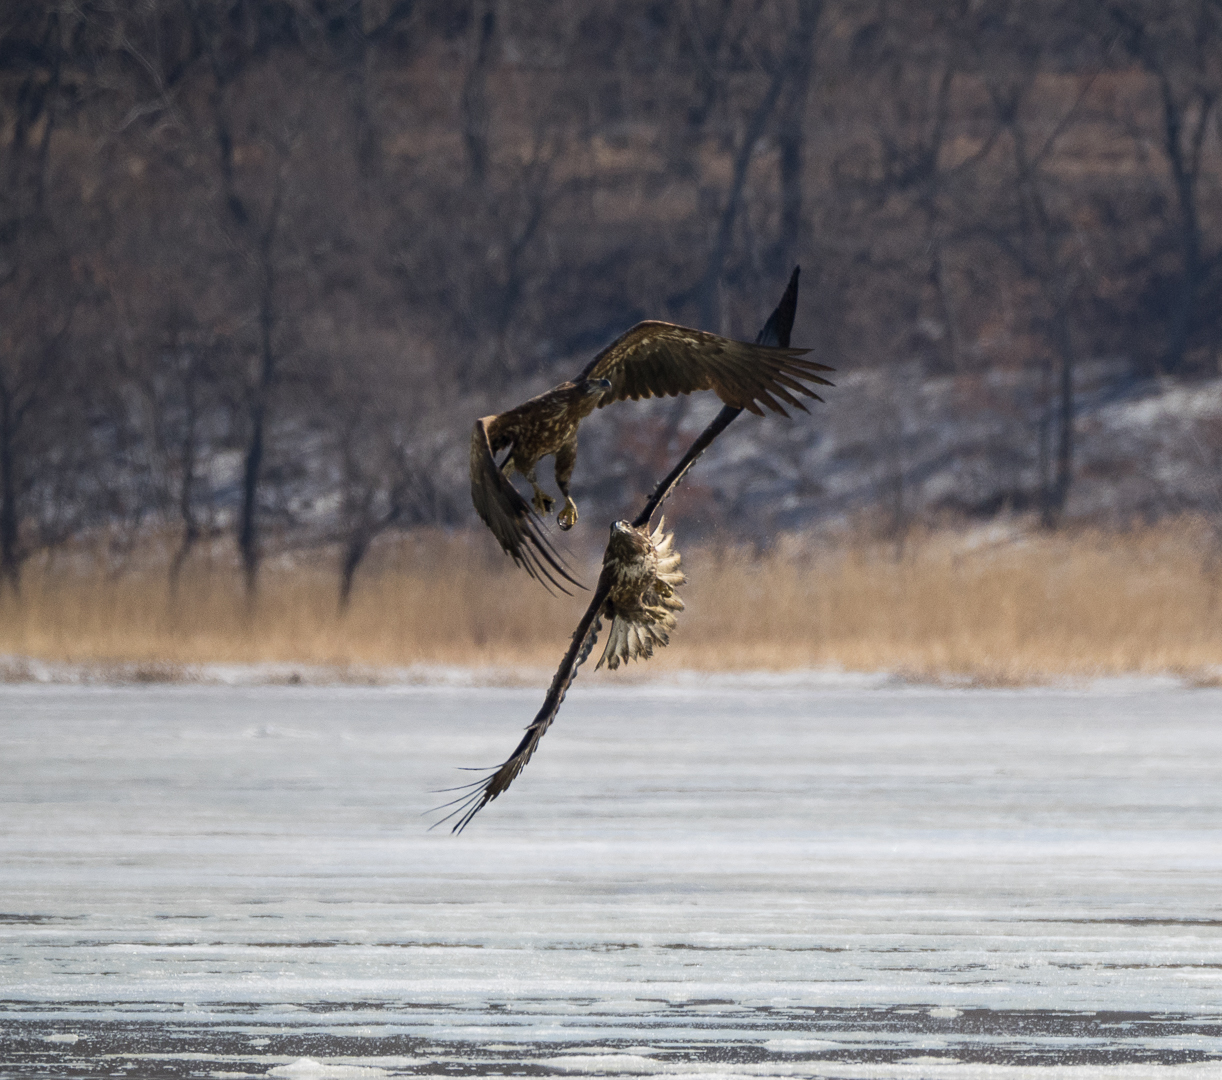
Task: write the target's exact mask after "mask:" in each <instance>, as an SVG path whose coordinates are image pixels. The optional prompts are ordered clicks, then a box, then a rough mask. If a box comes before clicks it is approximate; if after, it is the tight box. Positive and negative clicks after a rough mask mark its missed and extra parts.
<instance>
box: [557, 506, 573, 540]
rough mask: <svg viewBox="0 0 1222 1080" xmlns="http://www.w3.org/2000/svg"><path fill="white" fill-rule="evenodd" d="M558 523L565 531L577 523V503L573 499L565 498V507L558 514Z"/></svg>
mask: <svg viewBox="0 0 1222 1080" xmlns="http://www.w3.org/2000/svg"><path fill="white" fill-rule="evenodd" d="M556 524H557V525H559V526H560V527H561V528H562V529H563V530H564V531H565V532H568V531H569V529H571V528H572V527H573V526H574V525H576V524H577V504H576V503H575V502H573V500H572V499H565V500H564V509H563V510H561V511H560V513H559V514H557V515H556Z"/></svg>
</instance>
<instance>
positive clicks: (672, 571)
mask: <svg viewBox="0 0 1222 1080" xmlns="http://www.w3.org/2000/svg"><path fill="white" fill-rule="evenodd" d="M665 526H666V519H665V518H661V519H660V520H659V521H658V527H657V528H656V529H655V530H654V531H653V535H652V536H650V538H649V540H650V543H651V544H652V545H653V557H654V559H656V566H655V568H654V575H655V577H654V580H653V581H652V582H649V583H648V584H647V585H646V586H645V588H644V589H643V590H642V592H641V596H640V599H639V602H638V603H637V604H636V605H635V606H633V605H628V604H612V603H611V602H609V603H608V607H612V608H613V611H612V612H610V614H612V615H613V618H612V620H611V630H610V632H609V633H608V634H607V644H606V645H605V646H604V648H603V654H602V657H601V658H600V659H599V661H598V665H597V666H598V667H602V666H603V664H606V665H607V667H609V668H610V669H611V670H612V671H614V670H615V669H616V668H618V667H619V666H620V664H621V663H625V664H626V663H627V662H628V661H629V660H638V659H639V660H648V659H649V657H651V656H653V650H654V649H655V648H658V649H661V648H664V647H665V646H666V645H669V644H670V633H669V632H670V631H671V630H673V629H674V628H675V612H677V611H682V610H683V601H682V600H680V599H679V597H678V596H676V595H675V591H674V590H675V589H677V588H678V587H679V586H680V585H682V584H683V583H684V581H686V580H687V579H686V578H685V577H684V576H683V571H682V570H680V569H679V563H680V557H679V553H678V552H677V551H675V549H674V546H675V534H674V533H673V532H672V533H667V532H664V531H663V530H664V528H665ZM659 583H660V587H659ZM595 670H597V668H596V669H595Z"/></svg>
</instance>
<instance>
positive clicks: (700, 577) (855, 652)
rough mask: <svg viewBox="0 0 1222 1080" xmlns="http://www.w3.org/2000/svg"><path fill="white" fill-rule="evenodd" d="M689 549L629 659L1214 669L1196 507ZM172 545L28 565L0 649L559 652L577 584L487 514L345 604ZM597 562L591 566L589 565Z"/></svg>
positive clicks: (123, 660)
mask: <svg viewBox="0 0 1222 1080" xmlns="http://www.w3.org/2000/svg"><path fill="white" fill-rule="evenodd" d="M683 556H684V569H685V570H686V571H687V574H688V578H689V583H688V584H687V585H686V586H685V587H684V589H683V590H682V594H681V595H682V596H683V597H684V599H685V601H686V602H687V610H686V611H685V612H684V613H683V614H682V615H681V617H680V621H679V627H678V630H677V631H676V633H675V635H674V637H673V640H672V644H671V646H670V647H669V648H667V649H665V650H663V651H662V652H660V653H659V654H658V655H656V656H655V657H654V659H653V660H651V661H649V662H648V664H646V665H643V666H642V665H632V666H631V667H630V669H629V670H630V671H635V672H637V673H639V674H643V675H645V674H651V673H655V672H662V671H666V670H675V669H696V670H706V671H725V670H759V669H769V670H784V669H795V668H840V669H845V670H853V671H880V670H881V671H892V672H896V673H898V674H902V675H906V676H908V677H911V678H915V679H922V680H952V681H956V680H958V681H967V682H974V683H982V684H995V685H1013V684H1021V683H1028V682H1038V681H1043V680H1047V679H1053V678H1060V677H1066V676H1069V677H1076V676H1102V675H1122V674H1133V673H1142V674H1152V673H1174V674H1178V675H1181V676H1185V677H1188V678H1190V679H1195V680H1198V681H1201V682H1216V681H1217V680H1218V677H1219V675H1220V674H1222V588H1220V586H1222V567H1220V565H1219V559H1218V558H1217V547H1216V542H1215V540H1214V534H1213V533H1212V532H1211V531H1210V530H1209V528H1208V527H1207V526H1206V524H1205V523H1203V522H1199V521H1178V522H1174V523H1171V524H1165V525H1159V526H1150V527H1142V528H1136V529H1130V530H1127V531H1124V532H1096V531H1077V532H1064V531H1062V532H1056V533H1044V532H1040V531H1038V530H1035V529H1032V528H1023V527H1020V526H1019V525H1018V524H1011V525H1007V526H1004V527H1003V526H993V527H991V528H986V529H976V530H963V529H942V530H937V531H929V532H923V533H917V534H912V535H909V536H908V537H907V538H906V539H905V541H904V543H903V545H902V546H900V545H897V543H896V542H895V541H893V540H887V541H883V540H877V539H870V538H868V537H863V536H860V535H842V536H837V537H815V536H802V537H799V536H791V537H786V538H783V539H782V540H781V541H780V542H778V543H777V544H776V546H775V547H774V548H773V549H772V550H770V551H768V552H766V553H762V554H761V553H757V552H754V551H751V550H748V549H743V548H734V547H724V546H723V547H708V548H690V549H687V550H683ZM167 562H168V560H166V559H165V558H163V557H162V556H161V555H160V553H159V552H158V551H157V550H156V548H155V546H154V547H151V548H150V550H149V552H148V553H146V555H144V556H142V557H141V558H138V559H136V560H135V563H136V568H134V569H133V568H130V567H129V568H128V569H126V570H123V571H122V572H118V571H116V570H114V569H113V568H112V567H110V566H109V565H107V563H106V561H105V560H103V559H101V558H99V557H96V556H94V555H92V554H91V553H89V552H86V551H80V552H76V553H74V554H72V555H71V556H70V557H64V556H62V555H60V556H57V557H56V558H55V559H54V560H50V561H43V562H33V563H31V564H30V565H29V566H28V567H27V569H26V573H25V575H24V577H23V582H22V590H21V594H20V596H19V597H14V596H13V595H12V594H11V593H6V594H5V595H4V597H3V599H0V654H7V655H8V656H9V657H28V658H31V659H37V660H43V661H58V662H66V663H69V664H80V665H87V666H88V665H100V666H102V667H105V666H107V665H138V666H142V670H144V671H147V672H152V673H153V674H154V676H156V675H157V673H158V672H160V673H162V674H164V675H165V676H166V677H173V674H174V672H175V671H177V670H180V669H182V668H183V667H184V666H189V665H198V664H208V663H242V664H246V663H261V662H263V663H267V662H280V663H286V662H287V663H299V664H310V665H323V666H328V667H333V668H362V669H366V670H368V669H383V668H404V667H410V666H413V665H463V666H472V667H486V666H495V667H500V668H515V667H520V668H531V669H538V668H546V669H550V668H552V667H554V665H555V664H556V663H557V661H558V660H559V658H560V656H561V654H562V653H563V651H564V649H565V647H566V646H567V644H568V639H569V635H570V633H571V632H572V629H573V626H574V625H575V624H576V621H577V619H578V617H579V615H580V612H581V611H582V610H583V609H584V606H585V603H586V600H585V598H584V596H583V595H580V594H579V595H577V596H574V597H564V596H551V595H549V594H548V593H547V592H545V591H544V590H543V589H542V588H541V587H540V586H538V585H537V584H535V583H534V582H532V581H530V580H529V579H528V578H527V577H526V576H525V575H524V574H522V573H521V572H520V571H517V570H514V569H513V567H512V565H511V564H510V563H509V562H508V560H507V559H504V558H503V557H502V556H501V555H500V553H499V551H497V550H496V549H495V545H494V544H493V543H492V542H491V541H490V540H489V539H488V538H487V537H485V536H483V535H482V534H470V535H458V536H455V535H444V534H440V533H426V532H422V533H417V534H413V535H411V536H408V537H404V538H398V539H396V540H394V541H393V542H387V543H385V544H383V545H382V546H381V547H380V548H378V549H377V550H376V551H375V553H374V554H373V555H372V556H371V557H370V559H369V561H368V564H367V565H366V566H364V567H362V570H361V572H360V573H359V574H358V578H357V585H356V588H355V590H354V593H353V596H352V600H351V604H350V606H349V607H348V609H347V610H346V611H340V610H339V607H338V604H337V593H336V574H335V570H334V559H331V558H328V557H326V555H325V554H324V553H318V554H315V555H312V556H310V557H297V558H294V559H280V560H274V561H271V562H269V563H268V564H267V566H266V567H265V570H264V573H263V576H262V579H261V588H260V592H259V596H258V600H257V602H256V603H255V604H254V606H253V607H251V606H249V605H248V604H247V603H246V600H245V598H244V595H243V591H242V588H241V578H240V575H239V573H238V571H237V567H236V564H235V563H234V561H233V560H232V558H231V557H229V556H228V555H227V554H226V553H225V552H223V551H221V550H220V549H218V550H216V551H213V552H211V553H206V554H204V555H202V556H201V557H198V558H197V559H195V561H193V562H192V563H190V564H189V565H188V567H187V568H186V570H184V572H183V574H182V576H181V578H180V580H179V582H178V586H177V589H176V590H171V589H170V587H169V583H168V574H167V571H166V566H167ZM597 568H598V563H597V559H596V558H591V559H590V560H588V561H587V562H586V564H585V565H583V566H582V569H583V572H584V575H585V579H586V581H587V582H588V583H590V584H592V583H593V581H594V580H595V578H596V576H597ZM10 665H11V662H10ZM613 677H617V678H618V677H622V671H621V672H620V673H617V674H616V675H615V676H613Z"/></svg>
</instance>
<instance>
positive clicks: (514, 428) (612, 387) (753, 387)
mask: <svg viewBox="0 0 1222 1080" xmlns="http://www.w3.org/2000/svg"><path fill="white" fill-rule="evenodd" d="M808 351H809V350H807V349H789V348H778V347H774V346H770V345H753V344H748V343H747V342H744V341H731V340H730V339H729V338H723V337H719V336H718V335H717V334H710V333H708V332H707V331H704V330H692V329H690V328H689V327H686V326H676V325H675V324H674V323H666V322H655V321H650V322H642V323H637V324H636V326H634V327H633V328H632V329H631V330H629V331H628V332H627V333H625V334H623V335H621V336H620V337H618V338H617V339H616V340H615V341H613V342H612V343H611V344H610V345H608V346H607V347H606V348H605V349H603V350H602V352H600V353H599V354H598V355H597V356H596V357H594V359H593V360H591V361H590V363H589V364H587V365H586V367H585V369H584V370H583V371H582V372H581V373H580V374H579V375H578V376H577V378H576V379H574V380H572V381H571V382H564V383H561V384H560V385H559V386H556V387H553V388H552V389H551V390H548V391H547V392H546V393H543V394H540V395H539V396H538V397H534V398H531V399H530V400H529V401H527V402H525V403H524V404H522V405H519V406H518V407H517V408H515V409H510V410H509V411H508V412H503V413H500V414H499V415H496V416H484V417H481V418H480V419H479V420H477V421H476V422H475V428H474V430H473V431H472V432H471V501H472V502H473V503H474V504H475V509H476V512H477V513H478V514H479V516H480V517H481V518H482V519H483V521H484V524H486V525H487V526H488V528H490V529H491V530H492V532H493V534H494V535H495V536H496V538H497V540H499V541H500V544H501V547H503V548H504V549H505V551H506V552H508V554H509V555H510V556H511V557H512V558H513V561H514V562H515V563H517V564H518V565H519V566H521V567H523V568H524V569H525V570H526V571H527V573H529V574H530V575H531V576H532V577H534V578H537V579H539V580H546V581H549V582H551V583H552V584H553V585H556V586H557V587H558V588H562V589H563V587H564V586H563V585H562V584H561V582H560V580H558V577H557V575H558V576H559V578H563V579H565V580H566V581H569V582H572V583H573V584H579V583H578V582H577V581H576V579H575V578H573V577H572V576H571V575H570V574H569V572H568V570H567V569H566V567H565V566H564V564H563V562H562V561H561V560H560V558H559V556H558V555H557V554H556V552H555V550H554V549H553V548H552V546H551V544H550V543H549V541H548V539H547V536H546V534H545V533H544V532H543V531H542V530H541V529H540V528H539V525H538V523H537V522H536V521H535V520H534V518H532V515H531V506H532V504H533V506H534V509H535V510H537V511H538V512H539V513H540V514H543V513H546V512H548V511H550V510H551V508H552V507H553V505H554V504H555V500H554V499H552V498H551V496H549V495H547V494H545V493H544V492H543V491H542V490H540V488H539V484H538V482H537V481H536V479H535V466H536V465H538V463H539V462H540V461H541V460H542V459H543V458H545V457H547V455H548V454H555V456H556V485H557V486H558V487H559V488H560V493H561V494H562V495H563V496H564V506H563V508H562V509H561V511H560V513H559V515H558V516H557V518H556V520H557V522H558V523H559V525H560V527H561V528H562V529H571V528H572V527H573V525H574V524H575V523H576V521H577V506H576V504H575V503H574V502H573V499H572V496H571V495H570V494H569V479H570V478H571V477H572V475H573V466H574V465H575V464H576V462H577V427H578V425H579V424H580V423H581V421H582V420H583V419H585V417H587V416H589V415H590V413H592V412H593V411H594V409H596V408H599V409H601V408H602V407H603V406H604V405H610V404H611V403H612V402H614V401H624V400H626V399H627V398H631V399H632V400H633V401H637V400H639V399H641V398H650V397H673V396H675V395H678V394H690V393H692V392H693V391H696V390H712V391H714V392H715V393H716V394H717V396H718V397H719V398H721V400H722V401H723V402H725V404H727V405H729V406H731V407H733V408H736V409H747V410H749V411H750V412H753V413H755V414H756V415H757V416H763V415H764V409H769V410H771V411H772V412H776V413H780V414H781V415H782V416H788V415H789V414H788V413H787V412H786V411H785V406H786V405H791V406H793V407H795V408H798V409H801V410H802V411H803V412H806V411H807V410H806V406H805V405H803V404H802V402H801V401H800V400H799V399H798V398H797V397H796V396H795V395H796V394H805V395H806V396H807V397H810V398H814V399H815V400H816V401H822V400H823V399H822V398H821V397H819V395H818V394H816V393H815V392H814V390H812V389H811V388H810V387H809V386H808V385H806V384H807V383H814V384H817V385H821V386H830V385H831V383H829V382H828V381H827V380H826V379H823V378H820V377H819V375H818V374H817V372H820V371H831V370H832V369H831V368H829V367H827V366H826V365H824V364H817V363H815V362H814V361H813V360H804V359H802V357H803V356H804V355H805V354H806V353H807V352H808ZM761 406H763V408H761ZM506 448H508V449H509V453H508V454H507V455H506V457H505V458H504V460H503V461H502V462H501V464H500V466H499V467H498V465H497V463H496V455H497V454H499V453H500V452H501V451H503V450H505V449H506ZM515 471H517V472H520V473H522V475H523V476H525V477H526V479H527V480H528V481H529V482H530V485H531V487H533V488H534V492H535V494H534V498H533V499H532V501H531V503H528V502H527V501H526V500H525V499H524V498H523V497H522V496H521V495H520V494H519V493H518V491H517V489H515V488H514V486H513V484H512V483H511V482H510V480H509V477H510V476H511V475H512V474H513V473H514V472H515Z"/></svg>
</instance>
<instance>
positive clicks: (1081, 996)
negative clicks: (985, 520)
mask: <svg viewBox="0 0 1222 1080" xmlns="http://www.w3.org/2000/svg"><path fill="white" fill-rule="evenodd" d="M541 698H542V690H541V689H531V690H525V689H517V688H495V687H454V686H432V687H428V686H424V687H397V688H380V689H378V688H366V689H362V688H352V687H343V688H317V687H309V686H301V687H288V686H286V687H249V686H247V687H242V686H169V687H131V688H106V687H88V686H45V685H42V686H39V685H17V686H9V687H0V763H2V764H3V767H2V768H0V911H2V912H3V913H4V914H0V1062H3V1064H0V1076H6V1077H7V1076H20V1077H27V1076H60V1075H64V1076H67V1075H71V1076H79V1077H94V1076H114V1075H123V1076H128V1077H134V1076H159V1077H160V1076H174V1077H177V1076H183V1077H186V1076H192V1077H194V1076H214V1077H219V1076H226V1077H235V1076H264V1075H270V1076H277V1077H299V1078H305V1077H342V1076H351V1077H356V1076H360V1077H378V1076H398V1075H450V1076H461V1075H498V1074H500V1075H511V1074H515V1073H517V1074H529V1075H537V1076H538V1075H544V1076H546V1075H557V1076H563V1075H671V1074H682V1075H683V1076H717V1077H736V1076H751V1077H761V1076H764V1077H767V1076H803V1077H888V1078H889V1077H903V1078H930V1080H942V1078H956V1080H958V1078H963V1080H968V1078H976V1077H984V1078H993V1077H996V1078H1006V1080H1011V1078H1015V1080H1017V1078H1028V1077H1040V1078H1041V1080H1054V1078H1055V1080H1063V1078H1073V1080H1084V1078H1087V1077H1090V1078H1095V1077H1115V1078H1117V1080H1119V1078H1126V1080H1127V1078H1136V1077H1150V1076H1157V1077H1168V1078H1172V1077H1174V1078H1181V1077H1183V1078H1186V1077H1192V1078H1194V1080H1195V1078H1197V1077H1200V1078H1205V1077H1218V1076H1222V691H1219V690H1216V689H1198V690H1193V689H1186V688H1182V687H1176V686H1173V685H1158V684H1148V683H1138V684H1132V685H1127V686H1126V685H1124V684H1110V685H1109V684H1103V685H1099V686H1095V687H1092V688H1088V689H1085V690H1081V691H1069V690H1026V691H972V690H963V691H951V690H935V689H922V688H912V687H902V686H895V687H888V686H885V685H884V686H880V685H878V684H877V683H876V682H872V681H868V680H857V681H854V680H850V679H845V680H839V681H838V680H834V679H832V680H820V679H817V678H815V679H810V678H808V679H790V680H784V679H777V680H768V679H756V680H754V681H747V682H736V681H735V680H716V681H713V682H709V683H707V684H706V683H704V682H702V680H699V679H695V680H689V681H688V682H686V683H684V684H682V685H672V686H669V687H668V686H661V685H653V686H650V685H645V686H634V687H614V686H610V687H609V686H605V685H600V686H597V687H590V688H585V689H582V688H580V687H578V688H577V689H575V690H574V691H573V693H572V694H571V695H570V698H569V701H568V702H567V703H566V705H565V707H564V709H563V711H562V712H561V714H560V718H559V720H558V721H557V723H556V726H555V727H554V728H553V729H552V731H551V732H550V733H549V734H548V736H547V737H546V738H545V739H544V741H543V743H542V745H541V748H540V751H539V754H538V756H537V757H536V759H535V760H534V761H532V762H531V764H530V766H529V767H528V768H527V770H526V771H525V773H524V774H523V775H522V776H521V777H520V778H519V779H518V781H517V782H516V783H515V785H514V787H513V788H512V789H511V790H510V791H509V792H508V793H507V794H506V795H505V796H504V797H502V798H501V799H500V800H498V801H497V802H495V803H493V804H492V805H491V806H490V807H488V808H487V809H486V810H485V811H484V812H483V813H482V814H480V815H479V816H478V817H477V818H476V819H475V821H474V823H473V824H472V826H471V828H470V829H469V830H468V831H467V833H466V834H464V835H463V836H462V837H458V838H455V837H451V836H450V835H449V834H448V833H445V832H444V831H441V830H437V831H433V832H428V831H427V825H428V823H429V821H430V820H431V818H430V817H429V816H428V815H427V814H426V813H425V811H427V809H428V808H429V807H430V806H433V805H434V804H435V803H437V802H439V801H440V800H441V799H442V798H443V796H439V795H435V794H431V793H430V792H431V790H432V789H437V788H442V787H446V786H448V785H451V784H454V783H460V782H462V781H463V780H464V779H466V776H467V774H463V773H460V772H457V771H456V769H455V767H456V766H460V765H492V764H495V763H496V762H498V761H500V760H501V759H502V758H503V757H505V756H506V755H507V754H508V752H509V751H510V749H511V748H512V747H513V745H514V744H515V742H516V740H517V738H518V736H519V733H520V729H521V728H522V727H523V726H524V725H525V724H526V723H527V722H528V721H529V719H530V718H531V716H532V715H533V713H534V711H535V709H536V708H537V706H538V704H539V702H540V700H541Z"/></svg>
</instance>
